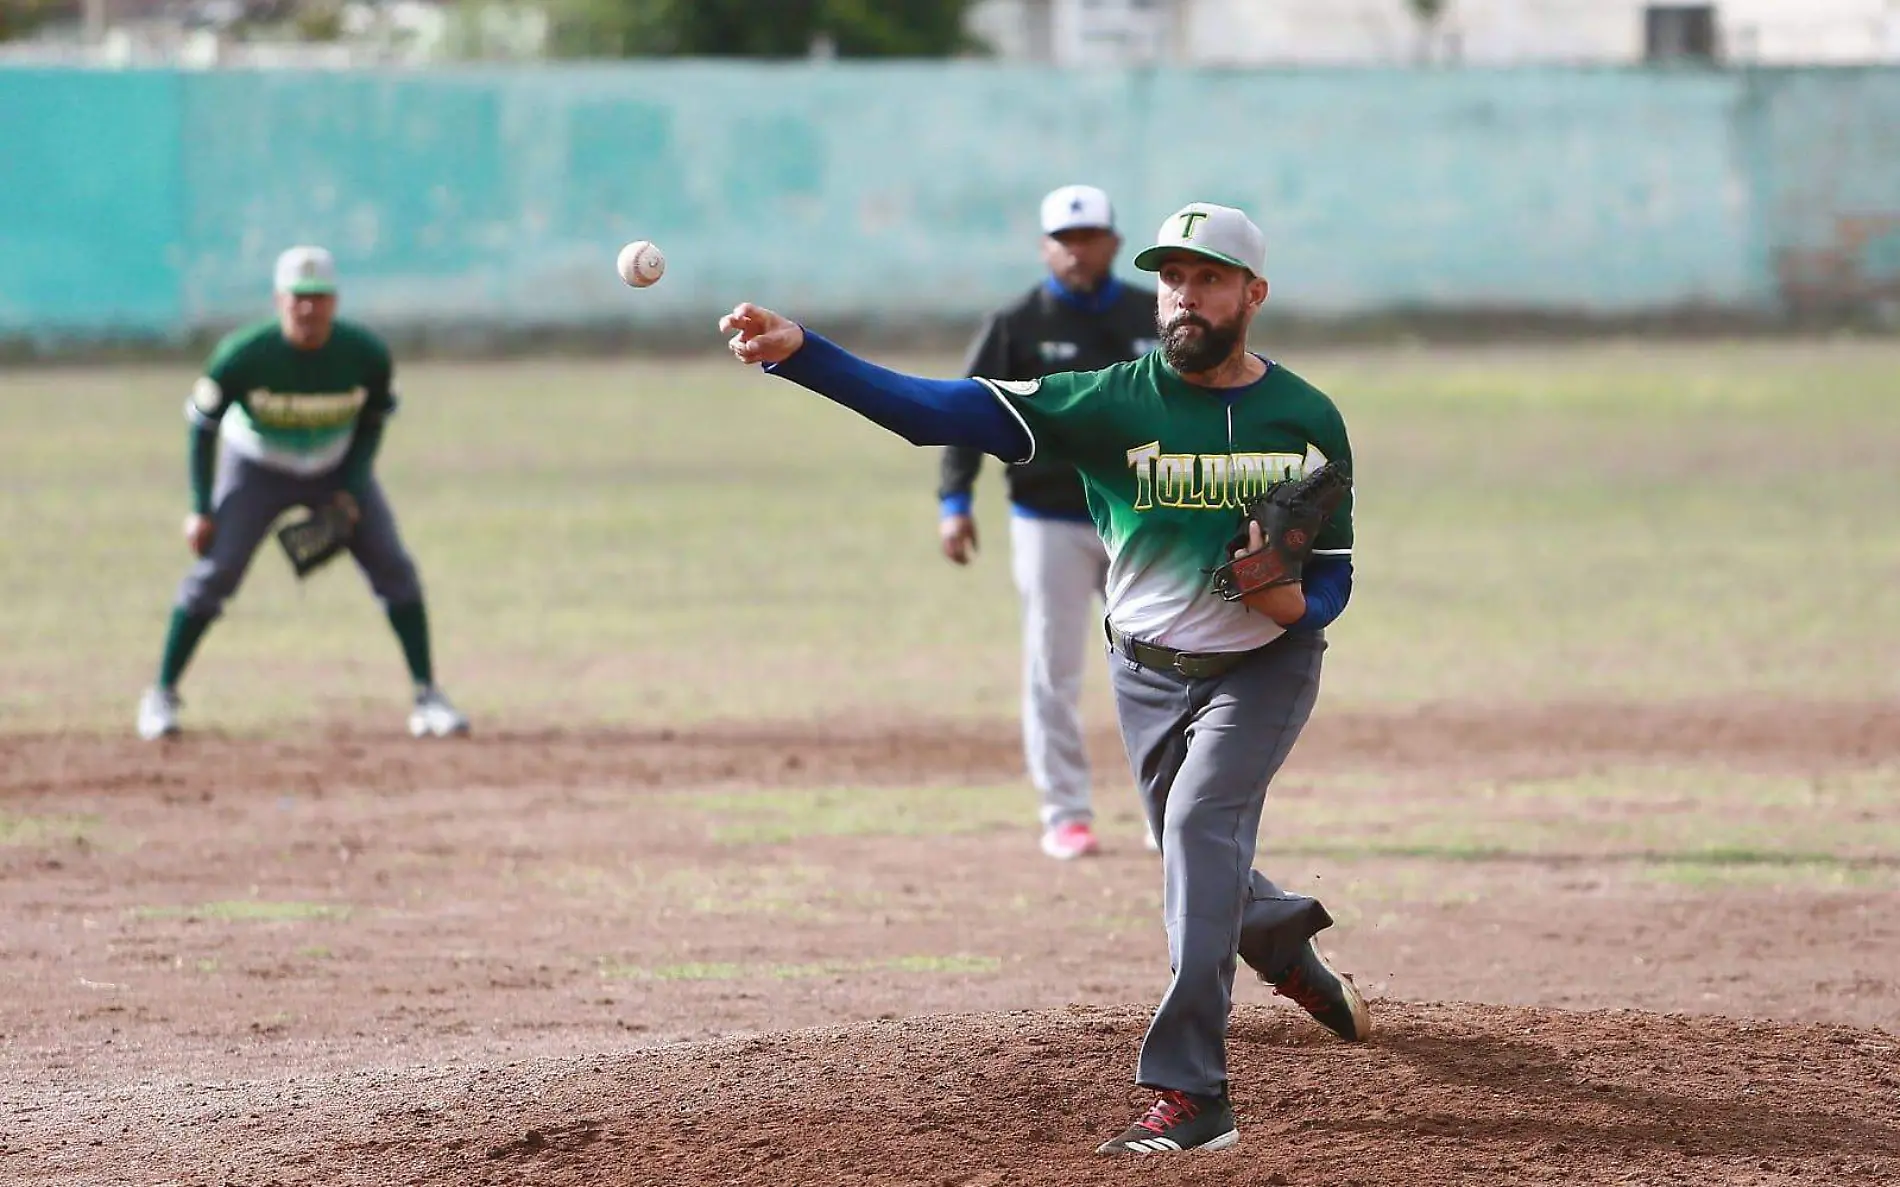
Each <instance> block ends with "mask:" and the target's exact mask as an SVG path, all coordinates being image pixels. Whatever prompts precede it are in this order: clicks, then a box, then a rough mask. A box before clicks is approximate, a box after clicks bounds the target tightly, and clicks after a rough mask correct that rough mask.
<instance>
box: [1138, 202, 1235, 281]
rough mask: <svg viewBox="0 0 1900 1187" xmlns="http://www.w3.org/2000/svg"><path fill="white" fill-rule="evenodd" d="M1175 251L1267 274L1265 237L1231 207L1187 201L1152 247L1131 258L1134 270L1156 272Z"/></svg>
mask: <svg viewBox="0 0 1900 1187" xmlns="http://www.w3.org/2000/svg"><path fill="white" fill-rule="evenodd" d="M1177 251H1187V252H1193V253H1194V254H1195V255H1197V256H1206V257H1207V258H1208V259H1210V260H1219V261H1220V262H1221V263H1223V264H1232V265H1234V266H1235V267H1236V268H1245V269H1247V271H1249V272H1251V273H1253V274H1254V275H1255V276H1265V275H1266V274H1267V237H1266V236H1265V235H1262V234H1261V233H1260V228H1259V227H1256V226H1254V225H1253V220H1252V219H1250V218H1248V217H1247V216H1246V214H1245V213H1243V212H1242V211H1239V210H1235V209H1234V208H1233V207H1232V206H1216V205H1214V204H1213V203H1211V202H1190V203H1188V204H1187V205H1186V206H1183V207H1182V208H1181V209H1179V210H1177V211H1175V212H1174V213H1173V214H1170V215H1169V216H1168V217H1167V218H1166V219H1165V220H1164V221H1163V222H1162V224H1161V229H1160V230H1159V231H1157V232H1155V245H1154V246H1153V247H1148V248H1143V249H1142V251H1141V254H1140V255H1137V256H1136V257H1135V267H1137V268H1140V269H1141V270H1142V271H1143V272H1155V271H1159V270H1160V268H1161V261H1162V260H1163V259H1165V258H1166V257H1167V256H1168V254H1169V253H1170V252H1177Z"/></svg>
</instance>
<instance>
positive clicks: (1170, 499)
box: [982, 351, 1352, 651]
mask: <svg viewBox="0 0 1900 1187" xmlns="http://www.w3.org/2000/svg"><path fill="white" fill-rule="evenodd" d="M982 382H983V383H984V384H986V385H987V386H988V387H989V388H990V389H991V390H992V391H993V392H995V393H996V395H997V396H998V398H1000V399H1001V400H1002V401H1003V403H1004V405H1005V406H1006V407H1008V408H1009V409H1010V410H1011V411H1012V412H1014V413H1015V414H1016V415H1017V416H1018V417H1019V418H1020V419H1021V420H1022V422H1023V426H1024V427H1025V428H1026V429H1028V430H1029V434H1030V436H1031V438H1032V439H1033V442H1034V448H1035V450H1036V452H1037V453H1039V454H1042V455H1044V456H1053V457H1056V458H1060V459H1061V460H1063V461H1066V462H1069V463H1070V464H1072V465H1074V466H1075V467H1076V468H1077V469H1078V470H1079V471H1080V472H1081V474H1082V481H1083V485H1084V487H1085V488H1086V489H1087V492H1088V502H1089V513H1090V515H1091V516H1093V518H1094V520H1095V526H1096V528H1097V529H1098V530H1099V531H1100V532H1101V534H1102V540H1103V542H1104V543H1106V544H1107V546H1108V555H1109V572H1108V616H1109V621H1111V622H1113V623H1114V624H1115V626H1116V627H1117V628H1118V629H1120V630H1122V631H1125V632H1127V633H1128V634H1130V635H1133V636H1134V637H1136V638H1138V639H1143V640H1146V641H1147V642H1150V643H1155V644H1159V645H1160V646H1163V647H1172V648H1175V649H1177V650H1180V651H1245V650H1248V649H1251V648H1254V647H1259V646H1262V645H1264V644H1266V643H1270V642H1272V641H1273V640H1274V639H1275V638H1277V637H1278V636H1279V635H1280V634H1282V633H1283V630H1282V628H1281V627H1280V626H1279V624H1278V623H1275V622H1274V621H1273V620H1272V619H1271V618H1269V617H1267V616H1266V615H1264V614H1259V613H1255V612H1254V611H1251V610H1249V609H1248V608H1247V607H1246V605H1245V604H1243V603H1240V602H1226V601H1223V600H1221V598H1220V597H1219V596H1218V595H1216V594H1214V593H1213V592H1212V591H1211V588H1210V577H1209V572H1208V571H1209V570H1211V569H1213V568H1215V567H1216V566H1218V565H1220V564H1221V563H1222V562H1224V561H1225V560H1227V559H1228V554H1227V552H1226V546H1227V543H1228V541H1229V540H1231V539H1232V538H1233V536H1234V533H1235V531H1236V530H1237V529H1238V527H1239V525H1240V522H1241V508H1242V507H1243V506H1244V505H1245V504H1246V503H1247V502H1248V500H1250V499H1252V498H1253V497H1254V496H1256V495H1258V494H1260V493H1261V492H1262V491H1263V490H1264V489H1265V488H1266V486H1267V484H1268V483H1269V482H1273V481H1276V480H1278V479H1282V478H1298V477H1299V476H1301V475H1302V474H1304V473H1305V472H1306V471H1307V470H1308V469H1311V468H1317V467H1318V466H1320V465H1322V464H1323V463H1325V462H1328V461H1343V462H1346V463H1348V464H1350V463H1351V461H1352V447H1351V445H1350V444H1349V443H1348V442H1347V440H1346V425H1345V422H1344V421H1343V420H1342V419H1341V417H1340V415H1339V409H1338V408H1336V407H1335V406H1334V405H1333V402H1332V401H1331V400H1330V399H1328V398H1327V397H1326V395H1325V393H1323V392H1321V391H1320V390H1319V389H1317V388H1315V387H1313V386H1312V385H1311V384H1309V383H1307V382H1306V381H1305V380H1302V379H1301V378H1300V377H1299V376H1297V375H1295V374H1293V373H1292V372H1291V371H1288V370H1287V369H1286V368H1285V367H1281V366H1278V365H1273V364H1269V367H1268V370H1267V373H1266V375H1264V376H1262V377H1261V378H1260V379H1259V380H1257V381H1255V382H1254V383H1252V384H1249V385H1247V386H1246V387H1241V388H1232V389H1226V390H1216V389H1211V388H1204V387H1197V386H1195V385H1194V384H1191V383H1188V382H1187V381H1186V380H1184V379H1182V378H1181V377H1180V375H1178V374H1177V373H1176V372H1175V371H1174V370H1173V369H1172V368H1170V367H1169V366H1168V365H1167V362H1166V361H1165V360H1164V359H1163V357H1162V355H1161V353H1160V352H1159V351H1155V352H1152V353H1150V354H1148V355H1145V356H1144V357H1142V358H1140V359H1136V360H1135V361H1133V362H1129V363H1122V364H1120V365H1118V366H1113V367H1107V368H1104V369H1102V370H1100V371H1084V372H1065V373H1062V374H1058V375H1050V376H1048V377H1046V378H1044V379H1041V380H1030V381H1003V380H987V379H986V380H983V381H982ZM1314 553H1315V555H1328V556H1349V555H1351V553H1352V498H1351V496H1350V495H1348V497H1347V499H1346V501H1345V502H1344V503H1343V504H1342V505H1341V506H1340V508H1339V510H1338V512H1337V513H1336V514H1335V515H1334V517H1333V519H1332V521H1331V522H1330V523H1328V524H1327V525H1326V527H1325V528H1324V529H1323V530H1322V531H1321V532H1320V536H1319V539H1318V540H1317V541H1316V542H1315V546H1314Z"/></svg>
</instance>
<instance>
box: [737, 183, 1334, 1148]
mask: <svg viewBox="0 0 1900 1187" xmlns="http://www.w3.org/2000/svg"><path fill="white" fill-rule="evenodd" d="M1135 266H1136V267H1138V268H1141V269H1143V270H1146V271H1149V272H1153V273H1155V274H1156V278H1157V280H1158V281H1159V284H1158V286H1157V287H1158V300H1157V310H1156V325H1157V329H1158V330H1159V332H1160V336H1161V347H1160V349H1159V350H1158V351H1156V352H1154V353H1151V354H1148V355H1146V356H1144V357H1142V358H1140V359H1137V360H1135V361H1133V362H1128V363H1121V364H1118V365H1116V366H1112V367H1107V368H1104V369H1102V370H1099V371H1089V372H1081V373H1076V372H1069V373H1064V374H1057V375H1050V376H1047V377H1045V378H1043V379H1040V380H1027V381H999V380H987V379H958V380H930V379H920V378H917V377H915V376H909V375H901V374H898V373H896V372H893V371H888V370H885V369H883V368H881V367H876V366H873V365H872V364H870V363H867V362H865V361H864V360H862V359H859V358H857V357H855V356H853V355H851V354H848V353H847V352H845V351H843V350H841V349H839V348H838V347H837V346H835V345H833V344H832V343H830V342H828V341H826V340H825V339H824V338H822V337H820V336H819V335H817V334H814V333H812V332H810V331H808V330H806V329H804V328H803V327H802V326H800V325H798V324H797V323H795V322H793V321H790V320H788V319H787V318H784V317H782V316H780V315H779V314H776V313H774V312H772V311H770V310H767V309H761V308H759V307H757V306H754V305H741V306H739V307H738V308H737V309H735V310H733V312H732V313H731V314H729V315H727V316H726V317H725V318H724V319H722V320H721V323H720V326H721V329H722V330H723V331H724V332H726V333H728V334H731V335H732V337H731V340H730V343H729V345H730V347H731V350H732V352H733V354H734V355H736V356H737V357H738V358H739V359H740V360H741V361H743V362H747V363H761V364H764V365H765V367H766V369H767V370H768V371H770V372H772V373H774V374H777V375H780V376H782V377H784V378H786V379H790V380H792V381H793V382H795V383H798V384H801V385H803V386H805V387H808V388H811V389H813V390H815V391H817V392H820V393H822V394H824V395H826V396H828V397H830V398H831V399H833V400H835V401H837V402H839V403H841V404H844V405H845V406H847V407H849V408H852V409H854V410H856V411H857V412H859V413H861V414H863V415H864V416H866V417H869V418H870V419H871V420H873V421H876V422H877V423H879V424H881V425H883V426H885V427H886V428H889V429H891V430H892V431H894V432H896V433H898V434H900V435H901V436H903V437H905V438H906V439H907V440H909V441H910V442H912V443H913V444H916V445H965V446H973V447H976V448H979V449H982V450H983V451H984V452H987V453H990V454H993V455H994V456H996V457H997V458H999V459H1001V460H1003V461H1005V462H1009V463H1020V462H1023V461H1027V460H1028V459H1029V458H1031V457H1033V456H1038V455H1044V456H1052V457H1055V458H1059V459H1061V460H1063V461H1065V462H1068V463H1070V464H1072V465H1074V466H1075V467H1076V468H1077V469H1078V470H1079V471H1080V473H1081V475H1082V480H1083V483H1084V485H1085V487H1086V490H1087V494H1088V505H1089V512H1090V515H1091V517H1092V518H1093V519H1094V521H1095V526H1096V528H1097V529H1098V530H1099V531H1100V532H1101V535H1102V539H1103V542H1104V543H1105V544H1106V546H1107V549H1108V554H1109V576H1108V598H1107V602H1108V614H1107V622H1106V624H1105V626H1106V632H1107V635H1108V647H1109V649H1110V656H1111V662H1110V665H1109V669H1110V673H1111V677H1112V679H1113V682H1114V691H1115V702H1116V709H1117V712H1118V715H1119V717H1120V720H1121V730H1122V737H1123V740H1124V742H1125V743H1126V746H1127V750H1128V760H1129V764H1130V766H1131V768H1132V769H1133V771H1134V775H1135V779H1136V782H1137V784H1138V785H1139V788H1140V791H1141V795H1142V799H1143V806H1144V808H1145V810H1146V813H1147V816H1148V821H1149V826H1150V828H1151V829H1152V830H1153V832H1154V835H1156V836H1157V837H1159V838H1160V839H1161V864H1162V871H1163V914H1164V917H1165V919H1166V923H1167V929H1168V958H1169V963H1170V965H1171V966H1172V968H1173V972H1174V976H1173V981H1172V983H1171V984H1170V985H1169V987H1168V991H1167V993H1166V995H1165V996H1164V997H1163V998H1162V1000H1161V1004H1160V1006H1159V1007H1158V1008H1157V1010H1156V1011H1155V1015H1154V1019H1153V1021H1152V1023H1151V1024H1150V1026H1149V1028H1148V1033H1147V1036H1146V1037H1145V1039H1144V1040H1143V1042H1142V1047H1141V1056H1140V1061H1139V1065H1138V1067H1137V1070H1136V1081H1137V1082H1138V1083H1140V1084H1141V1085H1143V1086H1145V1087H1148V1088H1151V1089H1154V1090H1155V1091H1157V1092H1158V1093H1159V1097H1158V1099H1157V1100H1156V1101H1155V1103H1154V1105H1153V1106H1152V1107H1151V1108H1150V1109H1149V1110H1148V1111H1147V1113H1146V1114H1145V1115H1144V1116H1142V1117H1141V1118H1140V1119H1139V1120H1138V1121H1136V1123H1135V1124H1134V1125H1133V1126H1131V1127H1130V1128H1129V1129H1128V1130H1127V1131H1126V1132H1125V1133H1123V1134H1121V1135H1120V1136H1118V1137H1116V1138H1114V1139H1112V1140H1110V1141H1108V1142H1105V1143H1103V1145H1102V1146H1101V1147H1100V1148H1099V1149H1100V1151H1101V1152H1102V1153H1105V1154H1124V1153H1129V1154H1154V1153H1164V1152H1174V1151H1180V1150H1189V1149H1196V1148H1199V1149H1220V1148H1223V1147H1226V1146H1231V1145H1233V1144H1234V1143H1236V1142H1238V1141H1239V1140H1240V1134H1239V1130H1238V1129H1237V1128H1236V1126H1235V1122H1234V1112H1233V1109H1232V1107H1231V1105H1230V1104H1229V1102H1228V1082H1227V1042H1226V1038H1227V1020H1228V1014H1229V1009H1230V1003H1231V999H1232V992H1233V979H1234V973H1235V970H1236V961H1237V958H1238V960H1244V961H1245V962H1246V963H1247V965H1248V966H1249V967H1250V968H1252V969H1253V970H1254V972H1255V973H1256V974H1258V975H1259V977H1260V978H1261V979H1262V980H1263V981H1265V982H1267V983H1269V984H1271V985H1273V986H1274V989H1275V992H1277V993H1280V994H1283V995H1285V996H1287V997H1289V998H1291V999H1292V1000H1293V1001H1295V1002H1297V1003H1298V1004H1299V1005H1300V1006H1302V1007H1303V1008H1305V1009H1306V1010H1307V1012H1309V1013H1310V1014H1312V1016H1313V1017H1314V1018H1316V1019H1317V1020H1318V1021H1320V1022H1321V1023H1322V1024H1324V1025H1325V1026H1326V1027H1328V1028H1329V1029H1330V1030H1332V1031H1333V1032H1334V1033H1335V1034H1337V1035H1339V1036H1340V1037H1341V1038H1343V1039H1347V1040H1354V1041H1356V1040H1360V1039H1364V1038H1365V1037H1367V1035H1368V1034H1369V1033H1370V1032H1371V1022H1370V1019H1369V1017H1368V1014H1367V1010H1366V1003H1365V1000H1364V999H1363V998H1362V997H1361V996H1360V995H1359V992H1358V990H1357V989H1356V988H1354V986H1353V984H1352V982H1351V981H1350V980H1349V979H1348V978H1346V977H1344V976H1342V975H1340V974H1339V973H1337V972H1335V971H1334V970H1333V969H1332V968H1331V967H1330V966H1328V965H1327V963H1326V962H1325V960H1324V959H1322V958H1321V956H1320V954H1319V950H1318V949H1317V947H1316V946H1315V945H1314V943H1313V936H1314V935H1316V934H1317V933H1318V932H1320V931H1321V930H1323V929H1324V928H1326V927H1329V926H1331V924H1332V919H1331V917H1330V916H1329V915H1328V914H1327V913H1326V910H1325V908H1324V907H1322V906H1321V905H1320V904H1319V903H1318V902H1317V901H1315V900H1313V899H1310V898H1306V897H1304V896H1301V895H1296V894H1290V893H1288V892H1286V891H1284V890H1281V889H1280V888H1279V887H1278V886H1276V885H1274V884H1273V883H1272V882H1271V881H1269V880H1268V879H1266V878H1265V877H1263V876H1261V875H1260V874H1259V873H1257V872H1255V871H1254V870H1253V868H1252V866H1253V857H1254V846H1255V840H1256V836H1257V833H1258V831H1259V827H1260V815H1261V810H1262V808H1263V807H1264V806H1265V803H1266V793H1267V785H1268V783H1269V782H1270V781H1271V780H1272V778H1273V776H1274V774H1275V773H1276V772H1277V771H1278V770H1279V769H1280V765H1281V763H1282V762H1283V761H1284V760H1285V759H1286V756H1287V753H1288V752H1289V751H1290V750H1291V749H1292V747H1293V743H1294V741H1295V739H1296V738H1298V736H1299V734H1300V731H1301V729H1302V728H1303V727H1304V726H1305V724H1306V721H1307V718H1308V716H1309V715H1310V714H1311V713H1312V710H1313V705H1314V702H1315V700H1316V699H1317V697H1318V693H1319V675H1320V657H1321V655H1322V653H1323V652H1324V651H1325V649H1326V639H1325V634H1324V627H1325V626H1326V625H1327V624H1328V623H1330V622H1331V621H1332V620H1333V619H1334V618H1335V617H1337V616H1338V614H1339V613H1340V611H1341V610H1343V609H1344V608H1345V604H1346V601H1347V598H1348V596H1349V594H1350V591H1351V583H1352V501H1351V498H1350V496H1349V494H1348V495H1347V496H1346V497H1344V498H1343V500H1342V501H1341V503H1340V504H1339V505H1338V506H1337V507H1336V509H1335V510H1334V512H1333V515H1332V517H1331V518H1330V520H1327V521H1325V522H1323V523H1322V524H1321V525H1320V526H1319V530H1318V531H1317V533H1316V536H1315V537H1313V538H1311V557H1310V559H1309V560H1307V561H1306V562H1305V563H1304V566H1303V572H1302V574H1301V576H1300V579H1299V580H1298V581H1297V582H1292V583H1287V584H1276V585H1269V586H1266V587H1265V588H1261V589H1257V590H1254V591H1252V592H1247V593H1245V596H1244V597H1240V598H1237V599H1236V600H1228V599H1226V598H1224V597H1222V596H1220V595H1219V594H1217V593H1216V592H1215V591H1214V590H1213V589H1212V588H1211V586H1212V582H1211V580H1210V572H1211V571H1212V570H1214V569H1216V568H1217V567H1219V566H1221V565H1222V564H1223V563H1224V562H1227V561H1229V560H1231V559H1233V558H1234V555H1235V552H1234V551H1230V543H1231V538H1232V537H1233V536H1234V534H1235V532H1236V529H1237V527H1238V525H1239V522H1240V519H1241V510H1240V509H1241V508H1242V507H1243V506H1244V505H1246V504H1247V503H1248V502H1249V501H1250V500H1251V499H1252V498H1253V497H1254V496H1255V495H1257V494H1259V493H1261V492H1262V491H1263V490H1264V489H1265V488H1266V487H1267V485H1268V484H1269V483H1270V482H1274V481H1277V480H1286V479H1294V478H1299V477H1301V476H1303V475H1305V474H1306V473H1307V471H1308V470H1309V469H1317V468H1318V467H1319V466H1321V465H1322V464H1325V463H1329V462H1330V463H1337V464H1339V466H1340V467H1341V469H1340V470H1339V471H1336V472H1340V473H1343V472H1345V468H1349V467H1350V465H1351V460H1352V448H1351V445H1350V444H1349V442H1348V441H1347V436H1346V427H1345V424H1344V422H1343V421H1342V419H1341V418H1340V414H1339V410H1338V409H1337V408H1336V407H1334V405H1333V402H1332V401H1331V400H1330V399H1328V398H1327V397H1326V396H1325V395H1324V394H1323V393H1322V392H1320V391H1319V390H1318V389H1316V388H1314V387H1313V386H1312V385H1311V384H1308V383H1307V382H1306V381H1304V380H1302V379H1301V378H1300V377H1299V376H1297V375H1295V374H1293V372H1291V371H1289V370H1287V369H1286V368H1285V367H1283V366H1281V365H1280V364H1278V363H1275V362H1272V361H1270V360H1268V359H1266V358H1263V357H1261V356H1259V355H1256V354H1253V353H1250V352H1249V351H1248V350H1247V349H1246V347H1245V343H1246V336H1247V328H1248V326H1249V325H1250V324H1251V322H1252V321H1253V318H1254V315H1255V314H1256V313H1258V312H1259V309H1260V307H1261V305H1262V304H1263V303H1264V302H1265V301H1266V299H1267V291H1268V290H1267V281H1266V279H1265V269H1266V248H1265V244H1264V241H1263V239H1262V236H1261V234H1260V231H1259V228H1257V227H1255V226H1254V224H1253V222H1252V221H1251V220H1250V219H1249V218H1248V217H1247V216H1246V215H1245V214H1243V213H1242V212H1241V211H1239V210H1235V209H1233V208H1231V207H1224V206H1214V205H1209V204H1206V203H1195V204H1192V205H1189V206H1187V207H1184V208H1183V209H1181V210H1179V211H1177V212H1176V213H1174V214H1173V215H1170V216H1169V218H1168V219H1167V221H1166V222H1165V223H1163V224H1162V227H1161V232H1160V234H1159V236H1158V237H1157V240H1156V242H1155V244H1154V246H1152V247H1149V248H1148V249H1146V250H1145V251H1143V252H1141V254H1139V255H1138V256H1136V257H1135ZM1248 531H1249V533H1250V536H1249V537H1247V545H1246V546H1243V547H1241V548H1239V549H1237V550H1235V551H1237V552H1238V553H1239V554H1241V555H1249V556H1251V555H1255V554H1257V553H1260V552H1261V551H1262V537H1261V535H1260V528H1259V525H1258V524H1257V523H1256V524H1255V525H1254V526H1253V527H1251V528H1249V529H1248Z"/></svg>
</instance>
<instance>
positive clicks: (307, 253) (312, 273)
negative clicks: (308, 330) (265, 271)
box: [273, 246, 336, 296]
mask: <svg viewBox="0 0 1900 1187" xmlns="http://www.w3.org/2000/svg"><path fill="white" fill-rule="evenodd" d="M273 287H275V288H276V289H277V291H278V292H280V293H295V294H297V295H298V296H303V295H306V294H317V295H321V294H323V293H334V292H335V291H336V260H335V259H334V258H332V257H331V255H330V253H329V252H327V251H325V250H323V249H322V248H321V247H308V246H299V247H293V248H290V249H288V250H286V251H285V252H284V254H282V255H280V256H278V257H277V272H276V276H275V283H274V286H273Z"/></svg>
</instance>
